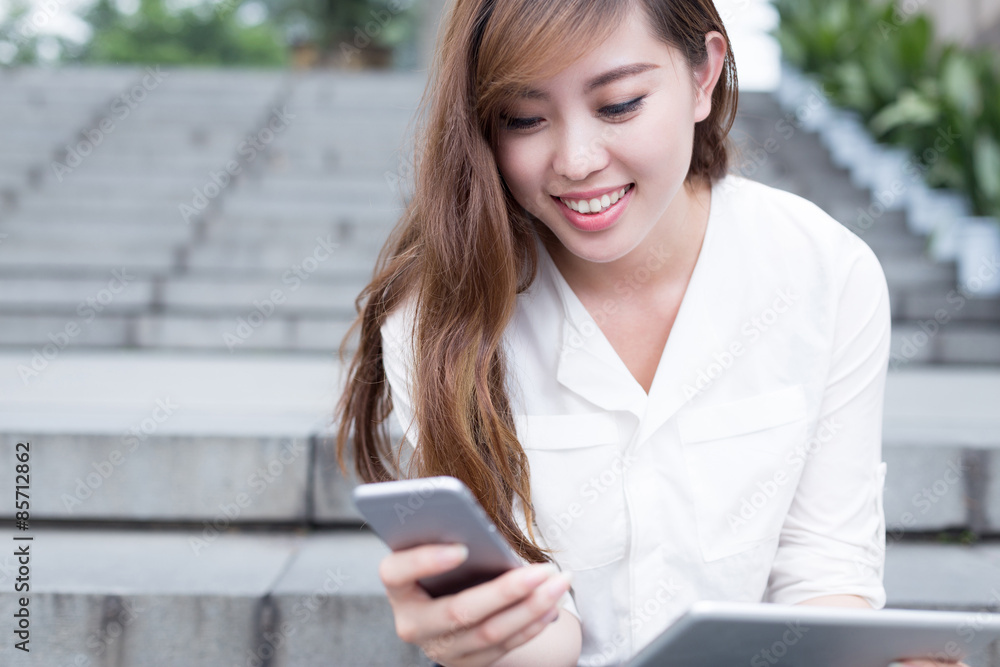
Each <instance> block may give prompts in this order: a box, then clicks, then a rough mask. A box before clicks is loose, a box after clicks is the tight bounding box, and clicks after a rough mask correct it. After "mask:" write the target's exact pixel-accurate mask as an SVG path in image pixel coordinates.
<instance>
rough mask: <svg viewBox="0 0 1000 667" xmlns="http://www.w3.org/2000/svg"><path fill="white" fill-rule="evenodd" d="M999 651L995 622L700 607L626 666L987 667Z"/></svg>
mask: <svg viewBox="0 0 1000 667" xmlns="http://www.w3.org/2000/svg"><path fill="white" fill-rule="evenodd" d="M993 642H997V644H994V645H993V646H992V647H990V644H991V643H993ZM998 650H1000V614H990V613H986V612H959V611H925V610H915V609H856V608H844V607H819V606H811V605H807V606H803V605H784V604H765V603H752V602H719V601H708V600H702V601H697V602H695V603H694V604H693V605H691V607H690V608H689V609H688V610H687V611H686V612H685V613H684V614H683V615H682V616H681V617H679V618H678V619H677V620H676V621H675V622H674V623H673V624H672V625H671V626H670V627H668V628H667V629H666V630H664V631H663V632H662V633H661V634H660V635H659V636H658V637H657V638H656V639H654V640H653V641H652V642H650V643H649V644H648V645H647V646H645V647H644V648H643V649H642V650H641V651H639V653H637V654H636V655H635V656H634V657H633V658H632V659H631V660H630V661H628V662H627V663H626V665H627V667H730V666H735V665H746V666H747V667H887V665H888V664H889V663H890V662H892V661H893V660H897V659H901V658H919V657H929V658H934V659H938V660H948V661H958V660H963V661H966V662H968V664H969V665H970V666H971V667H993V664H991V663H992V661H991V659H990V658H989V657H988V656H990V654H991V652H995V651H998Z"/></svg>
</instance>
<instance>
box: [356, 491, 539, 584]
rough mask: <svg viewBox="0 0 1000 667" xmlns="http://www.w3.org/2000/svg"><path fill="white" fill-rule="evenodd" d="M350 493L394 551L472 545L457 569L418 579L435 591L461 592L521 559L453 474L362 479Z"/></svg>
mask: <svg viewBox="0 0 1000 667" xmlns="http://www.w3.org/2000/svg"><path fill="white" fill-rule="evenodd" d="M351 496H352V499H353V501H354V506H355V507H357V508H358V511H359V512H361V515H362V516H363V517H364V518H365V521H366V522H367V523H368V525H369V526H370V527H371V529H372V530H373V531H375V534H376V535H378V536H379V537H380V538H381V539H382V541H383V542H385V543H386V544H387V545H388V546H389V548H390V549H392V550H393V551H400V550H403V549H409V548H411V547H415V546H419V545H422V544H440V543H461V544H464V545H466V546H467V547H468V548H469V557H468V558H466V559H465V561H463V562H462V563H461V564H460V565H459V566H458V567H456V568H455V569H453V570H449V571H448V572H442V573H441V574H436V575H434V576H431V577H425V578H423V579H419V580H417V583H418V584H419V585H420V586H421V587H422V588H423V589H424V590H425V591H427V593H428V594H429V595H430V596H431V597H435V598H436V597H441V596H442V595H452V594H454V593H458V592H459V591H463V590H465V589H466V588H469V587H471V586H476V585H478V584H481V583H484V582H487V581H489V580H491V579H493V578H495V577H498V576H499V575H501V574H503V573H504V572H507V571H508V570H512V569H514V568H516V567H520V566H521V565H523V563H522V561H521V560H520V558H518V556H517V554H516V553H515V552H514V550H513V549H511V547H510V545H508V544H507V542H506V540H504V538H503V536H502V535H501V534H500V531H499V530H497V527H496V526H495V525H494V524H493V522H492V521H491V520H490V518H489V516H488V515H487V514H486V511H485V510H484V509H483V508H482V506H480V504H479V503H478V502H477V501H476V498H475V496H473V495H472V492H471V491H470V490H469V488H468V487H467V486H466V485H465V484H463V483H462V481H461V480H459V479H457V478H455V477H450V476H446V475H445V476H440V477H422V478H419V479H407V480H400V481H396V482H375V483H372V484H361V485H359V486H357V487H355V489H354V491H353V492H352V493H351Z"/></svg>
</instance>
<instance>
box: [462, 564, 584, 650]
mask: <svg viewBox="0 0 1000 667" xmlns="http://www.w3.org/2000/svg"><path fill="white" fill-rule="evenodd" d="M569 586H570V575H569V573H561V574H556V575H552V576H550V577H549V578H548V579H546V581H545V582H544V583H542V584H541V585H539V586H537V587H536V588H535V590H533V591H532V592H531V594H530V595H528V596H527V597H526V598H524V599H523V600H522V601H520V602H518V603H515V604H513V605H511V606H509V607H507V608H505V609H502V610H500V611H498V612H496V613H495V614H493V615H492V616H489V617H487V618H485V619H483V620H482V622H480V623H478V624H477V625H475V626H474V627H472V628H471V629H470V630H469V631H468V632H465V633H462V634H460V635H458V636H456V639H455V642H454V646H453V647H454V650H455V652H456V653H457V654H458V655H462V656H464V655H466V654H473V653H478V652H480V651H482V650H484V649H487V648H491V647H494V646H498V645H499V646H500V647H501V648H502V649H503V651H504V652H506V651H509V650H511V649H512V648H514V647H516V646H520V645H521V644H523V643H524V642H526V641H527V640H528V639H530V638H531V637H533V636H534V635H536V634H538V632H540V631H541V629H543V628H544V627H545V626H546V625H547V624H548V623H549V622H550V621H551V620H554V618H555V617H556V616H557V615H558V612H559V610H558V603H559V598H560V597H562V595H563V593H565V592H566V591H567V590H569ZM542 621H544V623H543V622H542Z"/></svg>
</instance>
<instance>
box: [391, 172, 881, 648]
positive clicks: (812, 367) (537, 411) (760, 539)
mask: <svg viewBox="0 0 1000 667" xmlns="http://www.w3.org/2000/svg"><path fill="white" fill-rule="evenodd" d="M536 241H537V247H538V251H539V259H540V261H539V273H538V275H537V276H536V278H535V281H534V282H533V283H532V285H531V288H530V289H529V290H528V291H527V292H526V293H524V294H521V295H519V297H518V301H517V308H516V312H515V316H514V317H513V319H512V321H511V322H510V323H509V326H508V328H507V330H506V332H505V339H504V340H505V345H506V349H507V352H508V363H509V376H510V377H509V381H508V385H509V389H510V392H511V401H512V406H513V408H514V414H515V422H516V427H517V434H518V438H519V440H520V442H521V444H522V445H523V447H524V450H525V452H526V453H527V456H528V459H529V462H530V467H531V493H532V503H533V504H534V507H535V511H536V525H537V527H538V529H539V530H540V533H541V536H542V537H543V541H542V543H543V545H545V546H548V547H550V548H553V549H556V550H557V551H556V553H555V555H554V558H555V560H556V562H557V564H558V565H559V566H560V568H561V569H563V570H570V571H572V573H573V586H572V597H570V595H569V594H567V595H566V596H564V598H563V608H564V609H566V610H568V611H570V612H571V613H573V614H575V615H576V616H577V617H578V618H579V619H580V621H581V624H582V629H583V649H582V654H581V659H580V663H579V664H580V665H584V666H591V665H615V664H619V663H621V662H623V661H625V660H627V659H628V658H629V657H631V656H632V655H634V654H635V653H637V652H638V651H639V650H640V649H641V648H642V647H643V646H645V645H646V644H647V643H649V642H650V641H652V640H653V639H654V638H655V637H656V636H657V635H658V634H659V633H660V632H661V631H663V629H664V628H665V627H667V626H668V625H669V624H670V623H671V622H673V621H674V620H675V619H676V618H677V617H678V616H679V615H680V614H682V613H683V612H684V610H685V609H686V608H687V607H688V606H689V605H690V604H691V603H692V602H694V601H695V600H703V599H707V600H733V601H757V602H771V603H783V604H795V603H798V602H802V601H804V600H807V599H809V598H813V597H817V596H821V595H833V594H854V595H859V596H862V597H863V598H865V599H866V600H867V601H868V602H869V603H870V604H871V605H872V607H874V608H876V609H879V608H882V607H884V606H885V590H884V588H883V585H882V574H883V564H884V554H885V519H884V512H883V509H882V492H883V480H884V477H885V472H886V464H885V463H884V462H882V461H881V458H882V454H881V433H882V406H883V393H884V387H885V378H886V371H887V367H888V358H889V332H890V312H889V293H888V289H887V286H886V281H885V276H884V274H883V272H882V268H881V266H880V265H879V263H878V260H877V259H876V257H875V255H874V253H873V252H872V251H871V249H870V248H869V247H868V246H867V245H865V244H864V243H863V242H862V241H861V240H860V239H859V238H858V237H857V236H856V235H855V234H853V233H852V232H850V231H849V230H847V229H846V228H845V227H844V226H842V225H841V224H840V223H838V222H837V221H836V220H834V219H833V218H831V217H830V216H829V215H827V214H826V213H824V212H823V211H822V210H821V209H820V208H819V207H817V206H816V205H814V204H812V203H811V202H809V201H807V200H805V199H803V198H801V197H798V196H796V195H793V194H791V193H788V192H783V191H781V190H777V189H774V188H771V187H769V186H765V185H763V184H760V183H756V182H754V181H750V180H747V179H744V178H742V177H738V176H735V175H730V176H727V177H726V178H725V179H723V180H722V181H720V182H719V183H717V184H716V185H715V186H714V187H713V191H712V199H711V210H710V214H709V221H708V227H707V230H706V232H705V238H704V241H703V243H702V248H701V251H700V254H699V256H698V260H697V264H696V265H695V269H694V272H693V273H692V275H691V279H690V282H689V284H688V287H687V291H686V293H685V295H684V298H683V301H682V303H681V307H680V310H679V311H678V313H677V317H676V320H675V322H674V324H673V328H672V329H671V331H670V335H669V338H668V340H667V343H666V346H665V348H664V350H663V354H662V357H661V358H660V362H659V366H658V367H657V369H656V374H655V377H654V379H653V383H652V386H651V388H650V391H649V394H648V395H647V394H646V392H645V391H644V390H643V389H642V387H641V386H640V385H639V383H638V382H637V381H636V380H635V378H634V377H633V376H632V375H631V373H630V372H629V371H628V369H627V368H626V366H625V364H624V363H623V362H622V360H621V359H620V358H619V357H618V355H617V354H616V352H615V351H614V349H613V348H612V347H611V345H610V343H609V342H608V340H607V339H606V338H605V336H604V335H603V333H602V332H601V329H600V328H599V327H598V326H597V324H596V323H595V315H596V317H597V318H598V320H601V319H603V318H605V317H608V318H611V317H614V311H615V308H616V307H617V304H618V303H621V302H625V301H626V300H628V299H630V298H633V295H634V294H635V291H636V290H641V289H642V285H643V283H645V282H646V281H648V280H649V279H650V274H649V273H644V272H643V271H641V270H640V271H637V272H636V275H634V276H630V278H629V280H623V281H622V282H621V283H620V284H619V285H618V288H617V290H616V291H617V292H618V293H619V294H620V295H621V296H620V300H618V301H610V300H609V301H607V302H605V304H604V305H603V307H602V309H601V312H599V313H595V314H594V315H592V314H591V313H589V312H588V311H587V310H586V309H585V308H584V306H583V304H582V303H581V301H580V300H579V298H578V297H577V296H576V294H575V293H574V292H573V291H572V289H571V288H570V287H569V285H568V284H567V283H566V281H565V279H564V278H563V277H562V275H561V274H560V273H559V271H558V269H557V268H556V266H555V264H554V263H553V262H552V259H551V257H549V255H548V253H547V252H546V250H545V248H544V246H543V245H542V244H541V242H540V241H538V240H537V239H536ZM658 251H659V249H658V248H650V249H649V250H648V259H647V262H646V267H647V268H648V269H649V270H650V271H655V270H656V268H657V267H658V266H659V264H660V263H661V262H662V261H663V259H662V257H661V254H660V253H659V252H658ZM411 327H412V301H410V302H408V303H407V304H406V306H405V307H402V308H399V309H397V310H396V311H395V312H393V313H392V314H391V315H390V316H389V318H388V319H387V321H386V322H385V324H384V325H383V327H382V335H383V343H384V355H385V356H384V365H385V369H386V375H387V378H388V381H389V385H390V390H391V392H392V396H393V405H394V412H395V414H396V415H397V418H398V420H399V422H400V424H401V426H402V427H403V429H404V431H406V430H407V427H410V428H409V432H408V434H407V437H408V439H409V442H410V444H411V445H412V446H414V447H416V442H417V437H416V432H417V429H416V426H415V425H414V426H411V425H410V423H409V422H410V420H411V414H412V412H411V409H410V408H411V399H410V392H409V382H408V377H409V371H408V369H409V367H410V363H411V360H412V351H411V350H410V343H411V342H412V335H411V333H410V332H411V331H412V329H411ZM515 509H516V511H518V512H519V514H518V517H519V518H520V520H521V525H522V526H523V525H524V519H523V513H521V512H520V508H519V507H516V508H515ZM537 533H538V531H536V534H537Z"/></svg>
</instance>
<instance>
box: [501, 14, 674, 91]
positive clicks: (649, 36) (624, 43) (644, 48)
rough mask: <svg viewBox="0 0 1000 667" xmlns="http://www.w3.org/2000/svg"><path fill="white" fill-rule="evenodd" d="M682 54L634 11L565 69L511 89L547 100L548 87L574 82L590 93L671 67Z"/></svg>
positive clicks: (575, 85)
mask: <svg viewBox="0 0 1000 667" xmlns="http://www.w3.org/2000/svg"><path fill="white" fill-rule="evenodd" d="M678 57H680V54H679V52H678V51H677V50H676V49H675V48H673V47H672V46H670V45H668V44H666V43H664V42H662V41H660V39H658V38H657V37H656V36H655V35H654V34H653V32H652V30H651V29H650V27H649V25H648V23H647V22H646V20H645V17H644V15H643V14H642V12H639V11H632V12H630V13H629V14H628V15H627V16H626V17H624V18H623V20H622V21H621V22H620V23H619V24H618V25H617V26H616V27H615V28H614V30H612V31H611V33H610V34H609V35H608V37H607V38H606V39H605V40H604V41H602V42H600V43H598V44H595V45H594V46H593V47H591V48H588V49H586V50H584V51H582V53H581V54H580V55H579V56H578V57H577V59H576V60H575V61H573V62H571V63H569V64H568V65H566V66H565V67H564V68H563V69H562V70H560V71H558V72H556V73H554V74H550V75H549V76H547V77H545V78H539V79H538V80H534V81H532V82H531V83H527V84H523V85H520V86H518V87H516V88H515V89H512V90H511V91H510V93H511V97H513V98H516V99H529V100H532V99H539V100H546V99H548V94H547V92H546V88H548V87H550V86H552V85H558V84H560V83H567V82H572V85H573V86H574V87H579V88H580V89H581V91H582V92H583V93H584V94H590V93H592V92H594V91H596V90H598V89H600V88H602V87H604V86H607V85H610V84H612V83H614V82H616V81H621V80H625V79H628V78H630V77H635V76H639V75H641V74H644V73H646V72H651V71H653V72H656V71H662V70H663V69H665V68H671V67H672V66H673V65H674V64H675V60H676V59H677V58H678Z"/></svg>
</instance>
